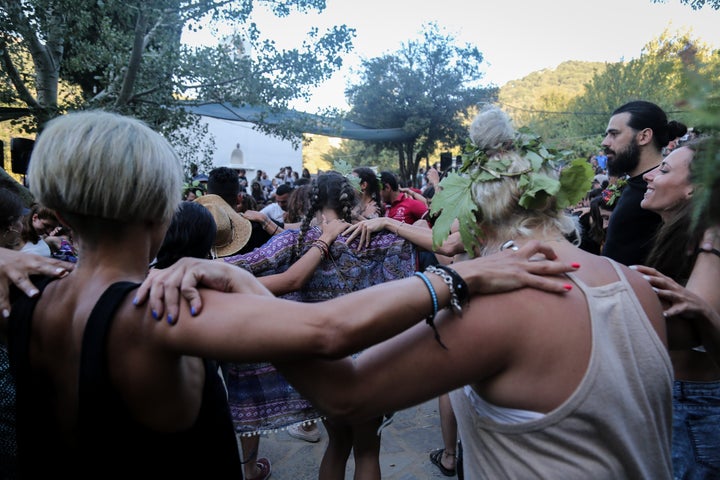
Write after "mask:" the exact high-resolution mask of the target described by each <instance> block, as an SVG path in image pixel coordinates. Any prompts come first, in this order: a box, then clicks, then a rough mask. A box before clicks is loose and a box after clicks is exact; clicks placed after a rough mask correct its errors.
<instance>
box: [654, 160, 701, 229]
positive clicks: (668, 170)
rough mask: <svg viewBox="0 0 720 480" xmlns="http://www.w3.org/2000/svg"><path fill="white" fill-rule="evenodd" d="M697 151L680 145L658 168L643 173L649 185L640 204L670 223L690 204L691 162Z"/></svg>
mask: <svg viewBox="0 0 720 480" xmlns="http://www.w3.org/2000/svg"><path fill="white" fill-rule="evenodd" d="M694 154H695V152H694V150H693V149H692V148H691V147H681V148H678V149H676V150H674V151H673V152H672V153H670V155H668V156H667V157H666V158H665V160H663V161H662V163H661V164H660V165H659V166H658V167H657V168H655V169H653V170H651V171H649V172H647V173H646V174H645V175H643V179H644V180H645V181H646V182H647V184H648V186H647V191H646V192H645V196H644V197H643V199H642V201H641V202H640V206H641V207H642V208H644V209H646V210H650V211H653V212H655V213H657V214H658V215H660V217H662V219H663V222H668V221H669V220H671V219H672V217H673V216H675V215H676V214H677V213H678V211H680V210H681V209H682V208H683V207H684V206H685V205H686V204H688V203H689V202H690V199H691V197H692V194H693V185H692V183H691V178H690V162H691V161H692V158H693V155H694Z"/></svg>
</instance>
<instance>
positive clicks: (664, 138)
mask: <svg viewBox="0 0 720 480" xmlns="http://www.w3.org/2000/svg"><path fill="white" fill-rule="evenodd" d="M620 113H629V114H630V120H629V121H628V126H629V127H631V128H632V129H634V130H638V131H639V130H643V129H645V128H649V129H650V130H652V131H653V143H654V144H655V146H656V147H657V149H658V150H661V149H662V148H663V147H664V146H666V145H667V144H668V143H670V140H673V139H675V138H677V137H682V136H683V135H685V133H687V126H685V125H684V124H682V123H680V122H676V121H675V120H672V121H670V122H668V119H667V115H666V114H665V112H664V111H663V109H662V108H660V107H659V106H657V105H655V104H654V103H652V102H647V101H644V100H635V101H633V102H628V103H626V104H625V105H622V106H620V107H618V108H616V109H615V111H614V112H613V113H612V114H613V115H617V114H620Z"/></svg>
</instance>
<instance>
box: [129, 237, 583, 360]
mask: <svg viewBox="0 0 720 480" xmlns="http://www.w3.org/2000/svg"><path fill="white" fill-rule="evenodd" d="M538 252H540V253H542V254H544V255H546V256H548V258H550V259H552V260H530V258H531V257H532V256H533V255H535V254H536V253H538ZM554 259H555V256H554V253H553V252H552V250H551V249H549V247H546V246H543V245H540V244H539V243H537V242H530V243H528V244H527V245H525V246H524V247H523V248H521V249H520V250H518V251H514V252H513V251H506V252H501V253H499V254H497V255H493V256H489V257H482V258H478V259H474V260H468V261H464V262H458V263H456V264H455V265H454V268H455V270H456V271H457V273H458V274H459V275H460V276H461V277H462V278H463V279H464V280H465V282H466V283H467V286H468V291H469V292H470V293H471V294H483V293H491V292H504V291H509V290H513V289H517V288H520V287H523V286H532V287H538V288H542V289H544V290H548V291H552V292H557V293H564V292H566V291H567V287H566V285H565V283H564V281H562V280H560V279H558V278H557V277H555V278H552V277H547V276H545V275H548V274H549V275H554V274H558V273H563V272H567V271H572V270H575V269H576V267H573V266H572V265H567V264H564V263H561V262H558V261H555V260H554ZM173 277H175V278H173ZM427 277H428V279H429V280H430V282H431V284H432V286H433V289H434V291H435V292H436V295H437V301H438V307H439V308H443V307H445V306H447V305H448V304H449V301H450V293H449V289H448V287H447V285H446V284H445V283H444V282H443V280H442V279H441V278H440V277H439V276H437V275H434V274H428V275H427ZM178 282H179V283H178ZM199 283H201V284H204V285H209V286H211V287H212V288H214V289H216V290H222V291H236V292H238V291H241V292H248V293H238V294H230V295H228V294H225V293H221V292H218V291H215V290H201V291H198V290H197V289H196V286H197V285H198V284H199ZM153 285H154V287H153ZM172 285H176V286H175V288H174V289H173V288H172ZM177 285H180V287H181V291H182V295H183V296H184V297H185V298H188V299H190V305H192V306H188V303H187V302H181V306H180V312H179V315H178V318H177V324H176V325H174V326H172V327H170V326H168V325H167V324H166V322H162V323H161V324H158V325H157V327H153V328H152V329H151V330H152V334H153V335H157V336H159V337H158V339H157V341H158V342H159V343H161V344H163V343H164V344H166V345H167V348H169V349H173V350H174V351H178V352H183V353H186V354H191V355H197V356H203V357H209V358H217V359H219V360H227V361H254V360H258V359H264V360H269V361H282V360H288V359H291V358H298V357H303V356H320V357H325V358H339V357H342V356H345V355H348V354H350V353H353V352H357V351H360V350H362V349H364V348H367V347H368V346H370V345H373V344H375V343H378V342H381V341H383V340H385V339H387V338H389V337H391V336H394V335H396V334H398V333H399V332H401V331H403V330H405V329H407V328H409V327H411V326H412V325H414V324H415V323H417V322H418V321H420V320H422V319H424V318H425V317H426V316H427V315H428V314H430V313H431V312H432V309H433V308H432V301H431V296H430V294H429V290H428V289H427V288H426V286H425V285H424V282H423V281H422V280H421V279H420V278H417V277H412V278H406V279H403V280H397V281H392V282H387V283H384V284H382V285H377V286H375V287H371V288H367V289H363V290H361V291H358V292H353V293H351V294H348V295H344V296H341V297H338V298H336V299H333V300H329V301H327V302H320V303H299V302H291V301H287V300H283V299H278V298H275V297H273V296H272V295H271V294H270V292H268V291H267V290H266V289H265V288H264V287H262V285H260V284H259V282H258V281H257V279H255V278H254V277H253V276H252V274H250V273H249V272H247V271H244V270H242V269H238V268H236V267H233V266H232V265H227V264H223V263H220V262H213V261H208V260H200V259H182V260H180V261H179V262H177V263H176V264H175V265H174V266H173V267H170V268H168V269H165V270H162V271H160V273H159V274H156V275H154V276H153V278H151V279H148V280H146V282H144V284H143V286H141V288H140V289H139V290H138V292H137V299H136V300H137V301H136V302H134V303H136V305H139V304H141V303H142V302H143V301H144V299H145V298H146V296H147V293H148V290H152V293H151V296H155V295H157V293H156V292H157V291H160V292H161V293H160V295H168V294H169V293H171V292H172V291H173V290H175V294H176V295H177ZM201 294H202V302H200V295H201ZM193 311H194V313H195V315H193ZM148 317H149V315H148ZM153 322H154V320H153ZM425 328H427V327H425Z"/></svg>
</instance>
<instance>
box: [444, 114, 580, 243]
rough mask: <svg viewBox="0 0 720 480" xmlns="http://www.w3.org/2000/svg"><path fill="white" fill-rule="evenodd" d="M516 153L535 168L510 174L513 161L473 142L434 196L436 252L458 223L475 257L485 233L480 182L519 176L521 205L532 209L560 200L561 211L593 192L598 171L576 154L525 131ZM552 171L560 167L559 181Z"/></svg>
mask: <svg viewBox="0 0 720 480" xmlns="http://www.w3.org/2000/svg"><path fill="white" fill-rule="evenodd" d="M510 149H514V150H516V151H517V152H518V153H520V155H522V156H523V157H525V158H526V159H527V160H528V161H529V162H530V167H528V168H527V169H526V170H523V171H520V172H512V173H511V172H508V168H509V167H510V163H511V161H510V159H508V158H504V157H503V156H496V155H495V154H496V153H497V152H487V151H485V150H482V149H478V148H477V147H476V146H475V145H474V144H472V143H471V142H468V144H467V145H466V146H465V154H466V155H465V158H466V160H465V161H464V162H463V165H462V167H460V171H459V173H451V174H449V175H448V176H447V177H446V178H444V179H443V180H442V181H441V182H440V185H439V187H440V189H439V191H438V192H437V193H436V194H435V196H434V197H433V201H432V204H431V209H430V213H431V215H432V216H433V217H435V222H434V224H433V246H434V247H435V248H438V247H439V246H440V245H442V243H443V242H444V241H445V240H446V239H447V237H448V235H449V234H450V228H451V226H452V224H453V222H454V221H455V219H457V221H458V224H459V225H458V226H459V231H460V238H461V239H462V242H463V245H464V246H465V250H466V251H467V252H468V254H469V255H470V256H474V255H475V248H476V247H478V246H479V245H480V237H481V235H482V232H481V231H480V229H479V228H478V223H479V222H480V221H482V208H481V206H478V205H477V204H476V203H475V202H474V200H473V198H472V186H473V185H474V184H477V183H480V182H494V181H502V180H503V179H504V178H509V177H519V179H518V186H519V188H520V190H521V192H522V194H521V196H520V199H519V204H520V206H521V207H523V208H525V209H527V210H532V209H536V208H539V207H541V206H542V205H544V204H545V202H546V201H547V200H548V198H550V197H555V201H556V202H557V206H558V207H559V208H566V207H569V206H571V205H575V204H576V203H577V202H579V201H580V200H581V199H582V198H583V197H584V196H585V195H586V194H587V192H588V190H589V189H590V186H591V183H592V177H593V173H594V172H593V170H592V167H591V166H590V164H589V163H587V161H585V160H584V159H573V160H570V155H571V152H568V151H557V150H554V149H551V148H548V147H547V146H545V145H544V144H543V143H542V139H541V138H540V137H539V136H537V135H534V134H532V133H531V132H530V131H529V130H528V129H526V128H521V129H519V130H518V133H517V135H516V138H515V141H514V142H512V144H511V145H507V146H506V148H503V150H510ZM547 168H550V169H554V170H557V169H560V176H559V179H555V178H552V177H550V176H548V175H547V174H545V173H544V172H543V170H544V169H547Z"/></svg>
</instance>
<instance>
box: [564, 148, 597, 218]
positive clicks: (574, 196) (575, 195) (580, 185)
mask: <svg viewBox="0 0 720 480" xmlns="http://www.w3.org/2000/svg"><path fill="white" fill-rule="evenodd" d="M593 174H594V172H593V169H592V167H591V166H590V164H589V163H588V162H586V161H585V160H583V159H581V158H578V159H577V160H574V161H572V162H571V163H570V165H567V166H566V167H565V168H563V169H562V170H561V171H560V189H559V191H558V196H557V204H558V207H560V208H565V207H569V206H570V205H575V204H576V203H577V202H579V201H580V200H582V198H583V197H584V196H585V195H586V194H587V192H588V191H589V190H590V187H592V179H593Z"/></svg>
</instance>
